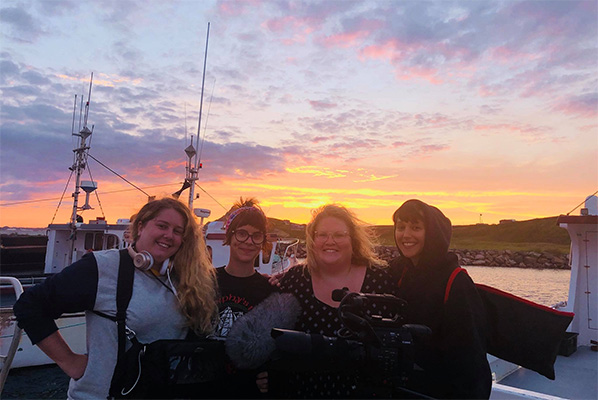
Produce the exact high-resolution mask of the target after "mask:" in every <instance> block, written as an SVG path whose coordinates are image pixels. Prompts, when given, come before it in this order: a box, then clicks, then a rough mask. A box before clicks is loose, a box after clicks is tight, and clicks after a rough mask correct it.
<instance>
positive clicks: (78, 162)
mask: <svg viewBox="0 0 598 400" xmlns="http://www.w3.org/2000/svg"><path fill="white" fill-rule="evenodd" d="M92 83H93V72H92V73H91V78H90V80H89V93H88V95H87V103H85V113H84V118H83V128H82V129H81V130H80V131H79V132H78V133H77V132H74V129H73V130H72V131H71V134H72V135H73V136H77V137H78V138H79V139H78V140H77V147H76V148H75V149H74V150H73V152H74V153H75V161H74V163H73V165H72V166H71V167H70V169H71V170H72V171H74V172H75V191H74V192H73V212H72V214H71V221H70V226H71V231H72V234H71V251H70V252H69V255H68V260H67V265H70V264H71V263H72V258H73V251H74V246H75V234H76V231H77V225H76V224H77V211H78V210H80V208H79V194H80V193H81V174H82V173H83V170H84V169H85V167H86V163H87V157H86V155H87V152H88V150H89V146H88V145H87V143H86V140H87V138H88V137H90V136H91V134H92V133H93V125H92V127H91V129H89V128H88V127H87V117H88V115H89V102H90V101H91V87H92ZM75 102H76V100H75ZM74 125H75V124H74V121H73V127H74Z"/></svg>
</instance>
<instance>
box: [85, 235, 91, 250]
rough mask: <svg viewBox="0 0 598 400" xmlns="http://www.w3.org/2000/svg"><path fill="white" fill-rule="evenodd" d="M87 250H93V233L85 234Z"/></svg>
mask: <svg viewBox="0 0 598 400" xmlns="http://www.w3.org/2000/svg"><path fill="white" fill-rule="evenodd" d="M85 250H93V233H86V234H85Z"/></svg>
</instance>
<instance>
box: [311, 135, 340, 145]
mask: <svg viewBox="0 0 598 400" xmlns="http://www.w3.org/2000/svg"><path fill="white" fill-rule="evenodd" d="M334 138H335V137H334V136H315V137H313V138H311V142H312V143H314V144H317V143H321V142H325V141H327V140H332V139H334Z"/></svg>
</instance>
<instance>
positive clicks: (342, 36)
mask: <svg viewBox="0 0 598 400" xmlns="http://www.w3.org/2000/svg"><path fill="white" fill-rule="evenodd" d="M383 25H384V23H383V22H382V21H379V20H368V19H364V20H361V21H359V23H358V24H357V27H356V28H355V29H353V30H347V31H345V32H342V33H338V34H334V35H330V36H327V37H325V38H323V39H321V40H320V41H319V43H320V44H322V45H323V46H324V47H327V48H330V47H342V48H347V47H355V46H358V45H359V44H361V43H362V42H363V41H364V40H365V39H366V38H367V37H369V36H370V35H372V33H373V32H375V31H377V30H379V29H380V28H381V27H383Z"/></svg>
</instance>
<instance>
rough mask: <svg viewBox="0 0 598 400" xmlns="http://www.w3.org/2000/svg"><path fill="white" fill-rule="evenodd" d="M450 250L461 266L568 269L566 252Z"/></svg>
mask: <svg viewBox="0 0 598 400" xmlns="http://www.w3.org/2000/svg"><path fill="white" fill-rule="evenodd" d="M450 251H452V252H453V253H455V254H457V256H458V257H459V264H460V265H462V266H479V267H509V268H536V269H570V266H569V256H568V255H566V254H565V255H555V254H552V253H547V252H543V253H537V252H533V251H511V250H462V249H451V250H450ZM376 252H377V253H378V255H379V256H380V258H382V259H383V260H385V261H387V262H389V261H390V260H392V259H393V258H396V257H398V256H399V251H398V250H397V248H396V247H394V246H378V247H376ZM305 257H306V252H305V244H304V243H300V244H299V247H298V249H297V258H299V259H304V258H305Z"/></svg>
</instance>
